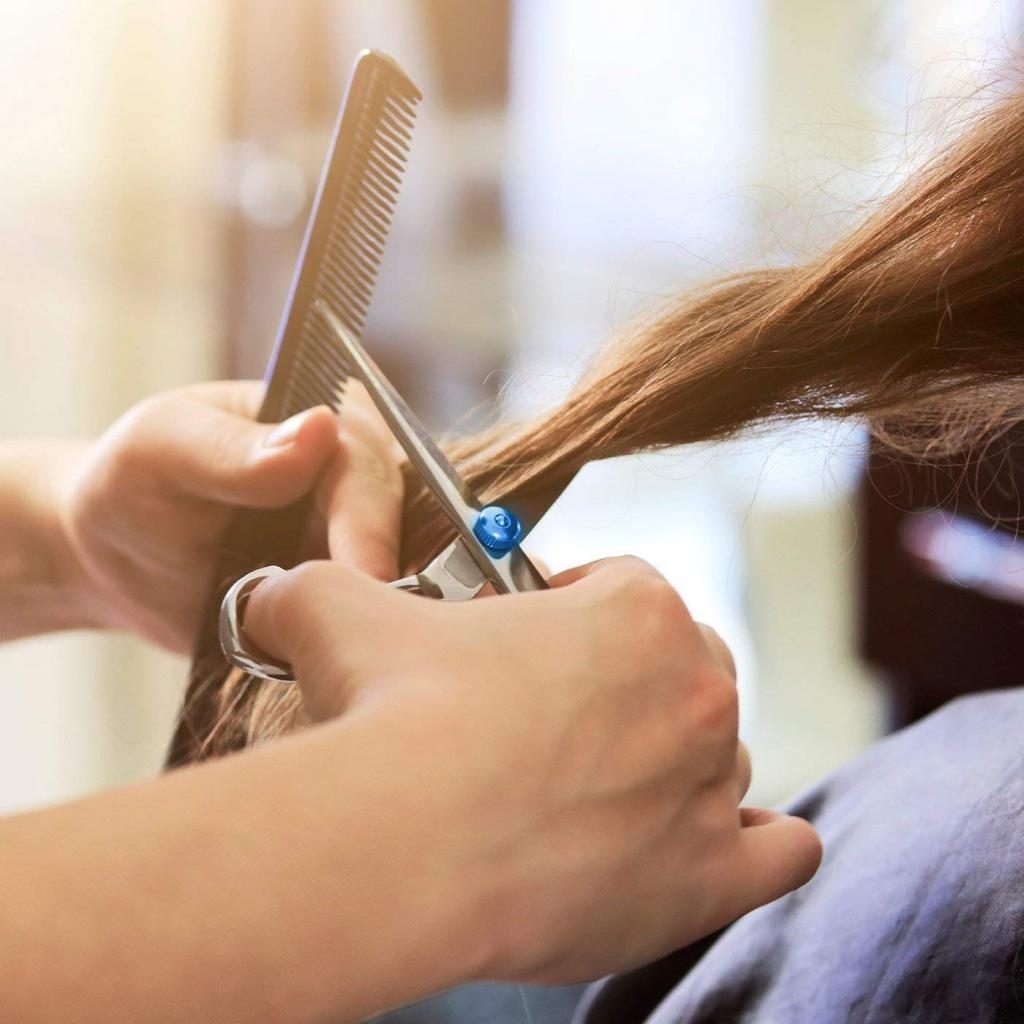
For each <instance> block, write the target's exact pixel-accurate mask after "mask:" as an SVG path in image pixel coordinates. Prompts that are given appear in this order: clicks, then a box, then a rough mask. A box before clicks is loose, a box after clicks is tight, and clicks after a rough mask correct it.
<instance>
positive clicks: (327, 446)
mask: <svg viewBox="0 0 1024 1024" xmlns="http://www.w3.org/2000/svg"><path fill="white" fill-rule="evenodd" d="M200 394H201V393H200ZM128 437H129V443H130V445H131V447H132V448H133V449H134V450H135V452H137V453H138V455H139V460H138V461H139V467H138V468H139V470H140V471H142V472H145V473H147V474H149V475H154V474H155V475H158V476H159V477H161V478H163V479H164V480H166V481H170V482H171V483H172V484H173V485H174V486H175V487H176V488H177V489H178V490H179V491H181V492H183V493H185V494H187V495H189V496H190V497H195V498H201V499H203V500H206V501H212V502H217V503H220V504H225V505H234V506H247V507H251V508H278V507H281V506H284V505H288V504H291V502H293V501H297V500H298V499H299V498H301V497H302V496H303V495H304V494H307V493H308V492H309V491H311V490H312V489H313V486H314V485H315V483H316V480H317V477H318V476H319V474H320V473H321V472H322V470H323V469H324V467H325V466H326V465H327V464H328V462H329V461H330V459H331V458H332V457H333V456H334V454H335V452H336V451H337V448H338V428H337V423H336V421H335V418H334V415H333V413H332V412H331V411H330V409H328V408H327V407H326V406H318V407H317V408H314V409H308V410H306V411H305V412H301V413H298V414H297V415H295V416H293V417H292V418H291V419H289V420H286V421H285V422H284V423H281V424H277V425H274V424H266V423H257V422H255V421H254V420H252V419H249V418H247V417H245V416H243V415H240V414H239V413H238V412H235V411H233V410H231V409H226V408H223V407H221V406H219V405H218V404H215V403H214V402H212V401H208V400H206V399H205V398H204V397H199V396H197V395H191V394H185V395H180V394H178V395H175V394H171V395H168V396H164V397H162V398H161V399H157V400H155V401H152V402H150V403H144V406H143V408H142V409H141V411H140V414H139V416H138V417H137V418H136V420H135V422H133V423H131V424H130V429H129V432H128Z"/></svg>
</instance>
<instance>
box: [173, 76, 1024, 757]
mask: <svg viewBox="0 0 1024 1024" xmlns="http://www.w3.org/2000/svg"><path fill="white" fill-rule="evenodd" d="M1022 377H1024V97H1022V96H1020V95H1014V96H1011V97H1008V98H1006V99H1003V100H1001V101H1000V102H999V103H997V104H996V105H994V106H993V107H991V108H990V109H989V110H988V111H987V112H986V113H984V114H983V115H982V116H981V117H980V118H978V119H977V120H976V121H975V122H974V123H973V125H972V126H971V127H970V129H969V130H968V131H967V132H966V133H965V134H963V135H962V137H961V138H960V140H959V141H958V142H956V143H954V144H953V145H951V146H950V147H949V148H948V149H947V150H946V151H945V152H943V153H941V154H940V155H939V156H938V158H937V159H935V160H934V161H933V162H932V164H931V165H930V166H928V167H927V168H925V169H924V170H923V171H921V172H918V173H917V174H915V175H914V176H913V177H912V179H910V180H908V181H907V182H906V183H905V184H904V185H903V186H902V187H901V188H900V189H898V190H897V192H896V193H895V194H894V195H892V196H891V197H890V198H889V199H888V200H887V201H885V202H884V203H883V204H882V205H881V207H880V208H879V209H878V210H877V211H876V212H875V213H874V214H873V215H871V216H870V217H868V219H866V220H865V221H864V222H863V223H862V224H861V226H860V227H858V228H857V229H856V230H854V231H853V232H852V233H850V234H849V235H847V236H846V237H845V238H843V239H841V240H840V241H839V242H838V243H836V244H835V245H834V246H833V247H832V248H830V249H829V250H828V251H826V252H824V253H823V254H821V255H820V256H819V257H817V258H815V259H811V260H809V261H807V262H805V263H803V264H800V265H794V266H786V267H781V268H773V269H765V270H760V271H756V272H753V273H744V274H739V275H736V276H732V277H727V278H725V279H723V280H720V281H718V282H715V283H712V284H710V285H704V286H701V287H699V288H697V289H696V290H694V291H693V292H692V293H689V294H685V295H682V296H680V297H679V298H678V299H676V300H675V301H673V303H672V304H671V305H670V306H669V307H668V308H667V309H665V310H663V311H661V312H660V313H659V314H658V315H657V316H655V317H652V318H651V319H650V320H649V322H647V323H646V324H644V325H641V326H640V327H639V328H638V329H637V330H636V331H635V332H633V333H632V334H630V335H628V336H626V337H624V338H621V339H618V340H616V341H615V342H614V343H613V344H611V345H609V346H608V347H607V349H606V350H605V351H604V352H603V353H602V354H601V356H600V357H599V358H598V359H597V360H596V362H595V363H594V365H593V366H592V367H591V368H590V370H589V372H587V373H586V375H585V376H584V378H583V379H582V380H581V382H580V383H579V384H578V385H577V387H576V388H575V389H574V390H573V392H572V393H571V394H570V395H569V397H568V398H567V399H566V400H565V401H564V403H563V404H562V405H561V406H559V407H558V408H556V409H555V410H554V411H552V412H550V413H547V414H546V415H543V416H541V417H540V418H539V419H537V420H535V421H533V422H529V423H525V424H522V425H519V426H518V427H514V428H513V427H510V426H509V425H503V426H502V427H501V429H500V430H493V431H490V432H484V433H482V434H481V435H479V436H476V437H472V438H469V439H467V440H464V441H461V442H457V443H453V444H452V445H450V446H449V452H450V453H451V455H452V456H453V457H454V459H455V461H456V463H457V465H458V466H459V468H460V470H461V471H462V472H463V473H464V474H465V476H466V478H467V480H468V481H469V482H470V483H471V484H472V485H474V487H475V488H476V489H477V491H478V492H479V493H481V495H482V496H483V497H484V498H493V497H496V496H498V495H502V496H505V497H508V498H511V499H513V500H516V499H519V500H529V499H530V498H531V497H537V496H540V495H544V494H549V493H554V492H556V491H558V490H560V489H561V488H562V487H563V486H564V485H565V484H566V483H567V482H568V481H569V480H570V479H571V478H572V476H573V475H574V474H575V473H576V472H577V470H579V469H580V467H582V466H583V465H584V464H585V463H587V462H590V461H593V460H596V459H606V458H610V457H613V456H619V455H626V454H629V453H632V452H640V451H649V450H652V449H658V448H665V447H668V446H674V445H683V444H687V443H691V442H695V441H708V440H714V439H722V438H727V437H730V436H732V435H735V434H736V433H737V432H739V431H741V430H742V429H744V428H745V427H748V426H749V425H751V424H755V423H762V422H766V421H773V420H784V419H797V418H802V417H818V418H822V417H825V418H847V417H860V418H863V419H867V420H869V421H871V422H872V423H873V425H874V426H875V428H876V429H877V430H879V431H881V432H883V433H888V434H889V435H890V436H893V435H894V434H895V432H896V431H898V432H899V435H900V436H901V437H904V438H906V437H912V438H913V439H914V443H915V445H917V447H918V448H927V447H928V446H929V445H932V446H934V445H949V444H950V443H951V439H953V440H954V441H958V440H960V439H962V438H963V436H965V432H968V431H972V432H981V431H983V430H984V429H985V428H986V427H993V426H996V425H999V424H1005V423H1009V422H1012V421H1014V420H1019V419H1021V418H1022V417H1021V413H1020V410H1021V407H1022V405H1024V387H1022V380H1021V378H1022ZM408 483H409V486H408V488H407V500H406V522H407V529H406V531H405V534H404V536H403V559H404V561H405V562H406V563H407V564H408V565H409V566H422V565H423V563H424V562H425V561H426V560H427V559H428V558H429V557H430V556H431V555H433V554H434V553H435V552H436V551H438V550H440V548H441V546H442V545H443V544H445V543H447V541H449V540H450V539H451V530H450V529H449V527H448V526H447V524H446V522H445V520H444V517H443V516H442V515H441V514H440V512H439V511H438V509H437V508H436V507H435V506H434V505H433V504H432V502H431V501H430V499H429V498H428V496H427V495H425V494H424V492H423V490H422V488H421V487H419V486H418V484H417V482H416V481H415V480H414V479H412V478H410V479H409V481H408ZM199 692H202V693H203V694H204V695H205V699H204V700H202V701H196V700H192V699H191V697H194V696H195V695H196V694H198V693H199ZM189 694H190V695H191V696H186V703H185V706H184V711H183V716H182V720H181V725H180V728H179V733H178V740H177V742H176V752H175V753H174V755H173V759H174V760H175V761H177V762H183V761H189V760H198V759H202V758H205V757H209V756H214V755H217V754H222V753H225V752H227V751H229V750H233V749H237V748H239V747H241V746H244V745H246V744H248V743H252V742H255V741H257V740H259V739H261V738H264V737H268V736H272V735H275V734H278V733H280V732H283V731H286V730H287V729H290V728H292V727H294V726H295V725H296V724H297V723H298V722H299V721H300V720H301V700H300V698H299V695H298V694H297V692H296V691H295V688H289V687H283V686H282V685H281V684H278V683H262V682H258V681H254V680H251V679H248V678H246V677H244V676H243V675H241V674H240V673H238V672H233V671H227V669H226V668H225V664H224V662H223V660H222V659H221V658H220V657H219V652H200V657H198V658H197V660H196V662H195V664H194V666H193V675H192V680H191V685H190V688H189Z"/></svg>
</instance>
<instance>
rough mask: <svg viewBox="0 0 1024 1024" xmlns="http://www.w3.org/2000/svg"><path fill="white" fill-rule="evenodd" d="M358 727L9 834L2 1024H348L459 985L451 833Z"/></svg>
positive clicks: (271, 749)
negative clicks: (114, 1023) (122, 1023)
mask: <svg viewBox="0 0 1024 1024" xmlns="http://www.w3.org/2000/svg"><path fill="white" fill-rule="evenodd" d="M363 721H365V719H363V720H360V719H359V716H356V717H355V719H354V720H353V722H351V723H350V722H342V723H338V722H335V723H331V724H328V725H325V726H320V727H317V728H315V729H312V730H310V731H308V732H307V733H305V734H303V735H301V736H296V737H293V738H290V739H288V740H284V741H280V742H278V743H275V744H272V745H269V746H267V747H265V748H263V749H262V750H260V751H255V752H250V753H246V754H243V755H240V756H237V757H233V758H230V759H227V760H225V761H222V762H217V763H215V764H208V765H204V766H202V767H199V768H194V769H186V770H182V771H180V772H177V773H174V774H172V775H170V776H165V777H164V778H161V779H159V780H156V781H154V782H150V783H147V784H144V785H140V786H136V787H133V788H129V789H123V790H118V791H114V792H111V793H108V794H105V795H103V796H101V797H98V798H94V799H90V800H86V801H82V802H79V803H76V804H71V805H67V806H64V807H61V808H57V809H53V810H46V811H41V812H35V813H32V814H29V815H24V816H21V817H18V818H14V819H8V820H7V821H5V822H2V823H0V877H2V878H3V879H4V893H5V895H4V900H3V905H2V907H0V949H2V950H3V951H4V952H3V953H2V956H3V961H4V970H3V971H2V972H0V1005H3V1006H4V1008H5V1017H6V1018H9V1019H11V1020H19V1021H24V1022H26V1024H37V1022H38V1024H43V1022H49V1021H54V1022H56V1021H64V1020H67V1016H68V1011H69V1007H74V1018H75V1020H76V1021H78V1022H80V1024H91V1022H96V1024H100V1022H102V1024H107V1022H108V1021H110V1020H131V1021H133V1022H135V1024H157V1022H160V1024H164V1022H172V1021H173V1022H177V1021H182V1022H185V1021H188V1022H192V1021H196V1020H202V1021H204V1022H205V1024H220V1022H224V1024H228V1022H230V1024H247V1022H250V1021H251V1022H253V1024H257V1022H259V1024H265V1022H266V1021H271V1020H272V1021H275V1022H277V1024H289V1022H294V1024H299V1022H306V1021H323V1020H331V1021H348V1020H358V1019H362V1018H363V1017H364V1016H368V1015H370V1014H372V1013H374V1012H376V1011H379V1010H382V1009H385V1008H387V1007H389V1006H394V1005H397V1004H400V1003H402V1002H406V1001H409V1000H411V999H414V998H416V997H418V996H421V995H425V994H427V993H429V992H431V991H435V990H437V989H439V988H442V987H446V986H448V985H451V984H455V983H457V982H459V981H462V980H466V979H467V974H471V973H473V967H474V965H473V963H472V962H471V961H470V959H469V958H468V957H466V956H465V951H466V950H467V949H469V948H470V947H471V945H472V943H471V942H470V941H469V936H470V935H471V933H472V931H473V923H474V922H472V921H470V920H469V919H468V918H469V915H467V914H466V913H465V912H464V911H460V909H459V908H460V907H465V906H466V905H467V902H468V901H467V900H466V898H465V897H466V893H464V892H458V891H455V886H454V885H453V884H452V879H456V880H457V881H458V879H459V875H458V872H457V871H456V872H454V873H453V871H452V864H451V861H452V860H453V859H454V858H452V857H450V856H449V855H448V852H447V851H444V840H443V838H442V837H443V835H444V834H445V831H446V824H447V823H446V822H444V821H438V820H436V819H435V820H432V813H433V812H432V811H431V810H430V807H431V804H432V798H431V797H430V795H429V787H427V786H424V785H423V783H422V781H421V782H419V783H417V782H415V781H413V782H411V783H410V780H408V779H407V778H405V777H404V775H403V776H402V777H400V776H399V774H398V773H396V772H395V770H394V767H393V765H394V754H393V750H392V749H391V747H392V744H391V743H388V744H387V745H386V746H387V749H385V745H383V744H382V743H381V742H380V740H379V738H377V737H375V734H374V730H373V729H372V728H366V727H365V726H364V724H363ZM417 789H424V790H427V792H425V793H424V792H418V791H414V790H417ZM439 850H441V851H444V852H445V855H444V856H438V855H437V853H438V851H439ZM456 867H457V865H456Z"/></svg>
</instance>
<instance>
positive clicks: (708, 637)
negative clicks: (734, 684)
mask: <svg viewBox="0 0 1024 1024" xmlns="http://www.w3.org/2000/svg"><path fill="white" fill-rule="evenodd" d="M697 628H698V629H699V630H700V633H701V635H702V636H703V638H704V642H705V644H706V645H707V647H708V649H709V650H710V651H711V654H712V655H713V656H714V657H715V658H716V659H717V660H718V662H719V663H720V664H721V665H722V666H723V668H725V670H726V672H728V673H729V675H730V676H731V677H732V678H733V679H735V678H736V659H735V658H733V655H732V651H731V650H730V649H729V645H728V644H727V643H726V642H725V641H724V640H723V639H722V637H721V635H720V634H719V633H718V631H717V630H715V629H713V628H712V627H711V626H708V625H707V624H705V623H703V622H698V623H697Z"/></svg>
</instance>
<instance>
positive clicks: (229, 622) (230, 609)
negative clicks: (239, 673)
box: [220, 565, 295, 683]
mask: <svg viewBox="0 0 1024 1024" xmlns="http://www.w3.org/2000/svg"><path fill="white" fill-rule="evenodd" d="M283 575H284V569H282V568H281V567H280V566H277V565H265V566H263V567H262V568H261V569H254V570H253V571H252V572H248V573H246V574H245V575H244V576H242V577H241V578H240V579H239V580H237V581H236V582H235V583H234V584H233V585H232V587H231V589H230V590H229V591H228V592H227V593H226V594H225V595H224V600H223V601H222V602H221V606H220V645H221V648H222V650H223V651H224V656H225V657H226V658H227V659H228V661H230V662H231V664H232V665H234V666H235V667H236V668H240V669H243V670H244V671H245V672H247V673H248V674H249V675H251V676H258V677H259V678H260V679H273V680H276V681H277V682H279V683H294V682H295V674H294V670H293V669H292V667H291V665H289V664H288V663H287V662H284V661H278V660H277V659H276V658H272V657H271V656H270V655H269V654H267V653H266V651H262V650H260V648H259V647H257V646H256V644H254V643H253V642H252V640H250V639H249V637H248V636H246V633H245V629H244V628H243V626H242V617H243V615H244V614H245V606H246V605H247V604H248V603H249V598H250V597H251V596H252V592H253V591H254V590H255V589H256V588H257V587H258V586H259V585H260V584H261V583H262V582H263V581H264V580H268V579H272V578H273V577H274V576H283Z"/></svg>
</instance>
